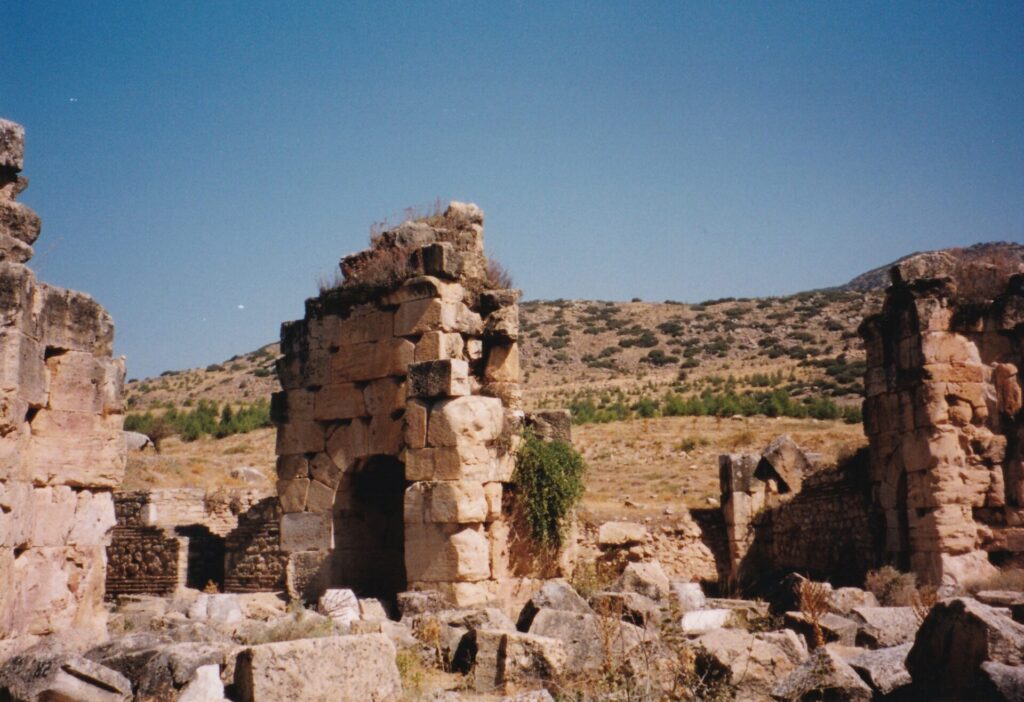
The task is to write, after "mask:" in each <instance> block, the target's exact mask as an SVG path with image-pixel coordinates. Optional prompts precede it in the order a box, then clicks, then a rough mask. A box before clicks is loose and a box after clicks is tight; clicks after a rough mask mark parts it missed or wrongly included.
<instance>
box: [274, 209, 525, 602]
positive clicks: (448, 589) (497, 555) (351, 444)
mask: <svg viewBox="0 0 1024 702" xmlns="http://www.w3.org/2000/svg"><path fill="white" fill-rule="evenodd" d="M341 268H342V272H343V273H344V274H345V282H344V283H343V284H342V285H341V286H339V287H338V288H336V289H334V290H330V291H327V292H325V293H323V294H321V295H320V296H319V297H317V298H314V299H312V300H309V301H308V302H307V304H306V317H305V319H303V320H301V321H298V322H290V323H286V324H284V325H283V326H282V330H281V351H282V353H283V358H281V359H280V360H279V362H278V375H279V377H280V380H281V385H282V387H283V388H284V389H283V391H282V392H281V393H279V394H278V395H276V396H275V397H274V401H273V403H272V412H273V417H274V419H275V422H276V423H277V425H278V435H277V453H278V457H279V458H278V477H279V479H280V480H279V483H278V491H279V494H280V498H281V507H282V509H283V511H284V513H285V514H284V516H283V517H282V520H281V544H282V548H283V549H284V550H285V551H287V552H289V553H291V554H292V557H291V564H290V566H289V568H290V573H292V574H293V576H294V577H295V578H299V579H301V578H302V577H306V576H302V575H300V574H302V573H306V574H308V577H312V574H315V577H317V578H319V579H320V580H321V581H322V582H323V583H325V584H331V585H334V586H348V587H353V588H354V589H356V590H357V591H359V592H361V594H373V595H377V596H385V597H387V596H389V595H393V594H394V593H396V592H398V591H400V590H404V589H407V588H410V587H411V588H432V589H439V590H442V591H444V592H445V593H447V594H448V595H449V596H450V597H451V598H452V599H453V600H455V601H457V602H458V603H461V604H469V603H473V602H481V601H485V600H493V599H495V598H498V597H499V596H500V593H499V591H500V590H501V588H502V587H503V583H507V582H508V580H509V578H510V574H509V573H508V565H507V564H508V556H507V543H506V541H507V536H508V528H507V525H506V524H505V522H504V520H503V519H502V513H501V509H502V508H501V504H502V492H503V483H504V482H506V481H508V480H509V479H510V478H511V475H512V469H513V462H512V448H513V447H512V442H513V441H514V437H516V436H517V435H518V429H519V427H521V425H522V412H521V410H520V391H519V351H518V345H517V338H518V326H519V321H518V304H517V301H518V291H514V290H489V289H487V281H486V269H487V263H486V259H485V258H484V253H483V215H482V213H481V212H480V210H479V209H478V208H477V207H476V206H474V205H462V204H460V203H452V206H451V207H450V208H449V209H448V211H447V212H446V213H445V214H444V215H443V216H442V217H435V218H431V219H429V220H427V221H419V222H407V223H405V224H403V225H401V226H399V227H398V228H396V229H394V230H391V231H388V232H385V233H384V234H383V235H382V236H381V237H380V238H379V240H378V241H377V242H375V245H374V246H373V247H372V248H370V249H368V250H367V251H364V252H361V253H359V254H356V255H354V256H349V257H347V258H345V259H343V260H342V262H341ZM294 589H296V590H302V591H305V590H306V588H305V587H304V586H303V585H302V584H301V583H297V584H295V585H294Z"/></svg>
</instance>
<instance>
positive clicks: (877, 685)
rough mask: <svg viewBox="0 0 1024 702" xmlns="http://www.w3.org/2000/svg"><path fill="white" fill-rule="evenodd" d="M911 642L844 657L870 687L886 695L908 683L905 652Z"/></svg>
mask: <svg viewBox="0 0 1024 702" xmlns="http://www.w3.org/2000/svg"><path fill="white" fill-rule="evenodd" d="M911 646H913V644H912V643H909V642H908V643H905V644H901V645H899V646H892V647H889V648H879V649H877V650H874V651H864V652H863V653H858V654H857V655H855V656H851V657H849V658H847V659H846V662H847V663H849V664H850V667H851V668H853V669H854V670H856V671H857V672H858V673H859V674H860V676H861V678H863V679H864V682H866V683H867V684H868V685H870V686H871V689H873V690H875V691H876V692H877V693H878V694H880V695H888V694H890V693H891V692H894V691H895V690H898V689H899V688H901V687H906V686H907V685H909V684H910V673H909V672H907V665H906V661H907V654H908V653H910V647H911Z"/></svg>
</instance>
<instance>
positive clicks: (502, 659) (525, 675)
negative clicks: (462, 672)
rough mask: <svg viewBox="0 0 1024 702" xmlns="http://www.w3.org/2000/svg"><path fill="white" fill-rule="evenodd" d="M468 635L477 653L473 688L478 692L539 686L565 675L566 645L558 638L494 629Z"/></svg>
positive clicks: (474, 631) (472, 632)
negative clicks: (541, 682) (538, 684)
mask: <svg viewBox="0 0 1024 702" xmlns="http://www.w3.org/2000/svg"><path fill="white" fill-rule="evenodd" d="M469 636H470V640H471V641H472V643H471V644H470V646H471V647H472V648H473V649H474V650H475V651H476V658H475V659H474V666H473V673H474V674H473V689H474V690H476V691H477V692H498V691H501V690H504V689H505V686H506V685H508V686H517V685H518V686H524V687H526V686H531V685H536V684H537V683H538V682H539V681H542V680H554V679H558V678H560V677H561V676H562V674H563V673H564V672H565V662H566V653H565V644H563V643H562V641H560V640H559V639H555V638H551V637H548V636H537V635H534V634H523V633H520V632H508V631H498V630H494V629H474V630H472V631H471V632H470V634H469ZM538 699H539V698H538Z"/></svg>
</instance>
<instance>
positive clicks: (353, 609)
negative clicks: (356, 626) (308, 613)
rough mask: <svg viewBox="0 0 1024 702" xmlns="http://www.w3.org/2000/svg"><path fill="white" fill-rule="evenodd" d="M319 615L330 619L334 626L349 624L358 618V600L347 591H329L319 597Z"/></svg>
mask: <svg viewBox="0 0 1024 702" xmlns="http://www.w3.org/2000/svg"><path fill="white" fill-rule="evenodd" d="M318 609H319V610H320V613H321V614H323V615H326V616H328V617H330V619H331V621H333V622H334V623H335V624H341V625H343V626H345V625H348V624H351V623H352V622H354V621H356V620H357V619H359V617H360V612H359V600H358V599H357V598H356V594H355V593H354V592H352V591H351V590H347V589H333V588H332V589H330V590H327V591H326V592H324V594H322V595H320V602H319V605H318Z"/></svg>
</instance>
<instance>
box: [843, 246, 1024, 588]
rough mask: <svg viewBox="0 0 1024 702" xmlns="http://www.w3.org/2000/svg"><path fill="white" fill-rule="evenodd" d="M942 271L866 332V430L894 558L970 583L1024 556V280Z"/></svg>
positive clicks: (918, 280) (912, 278)
mask: <svg viewBox="0 0 1024 702" xmlns="http://www.w3.org/2000/svg"><path fill="white" fill-rule="evenodd" d="M935 264H936V265H933V266H931V268H930V269H929V270H928V271H925V272H921V271H916V272H914V271H908V270H903V268H902V267H900V266H897V267H896V268H894V269H893V272H892V279H893V280H892V286H891V287H890V288H889V289H888V291H887V292H886V298H885V305H884V307H883V309H882V311H881V313H880V314H877V315H875V316H873V317H870V318H868V319H867V320H865V321H864V323H863V325H862V326H861V329H860V333H861V335H862V336H863V338H864V343H865V346H866V349H867V364H868V369H867V375H866V378H865V384H864V385H865V396H866V399H865V402H864V430H865V432H866V433H867V435H868V439H869V441H870V452H871V476H870V477H871V482H872V485H873V499H874V502H875V505H876V506H877V508H878V509H879V510H880V511H881V514H882V517H883V519H884V526H885V534H884V547H883V553H882V556H883V559H884V560H885V561H886V562H891V563H894V564H897V565H898V566H901V567H903V568H910V569H912V570H913V571H914V572H915V573H916V574H917V575H918V577H919V578H921V579H923V580H924V581H926V582H931V583H959V582H963V581H965V580H968V579H971V578H978V577H983V576H985V575H987V574H990V573H991V572H992V571H993V568H994V566H996V565H1009V564H1011V563H1016V564H1018V565H1019V564H1020V563H1021V561H1022V558H1024V469H1022V459H1024V414H1022V413H1021V377H1020V368H1021V364H1022V360H1024V359H1022V354H1024V275H1022V274H1019V273H1018V274H1016V275H1012V276H1011V275H1010V273H1011V272H1012V271H1007V270H1005V267H1001V266H1000V265H999V262H998V261H997V262H993V263H991V264H988V265H975V266H972V267H970V268H968V269H964V268H963V267H962V266H961V267H958V266H957V265H956V263H955V262H954V261H945V260H940V261H937V262H935Z"/></svg>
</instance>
